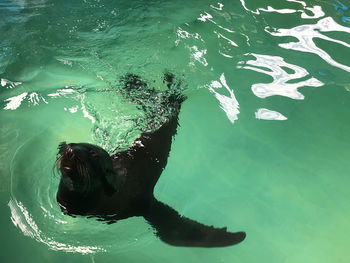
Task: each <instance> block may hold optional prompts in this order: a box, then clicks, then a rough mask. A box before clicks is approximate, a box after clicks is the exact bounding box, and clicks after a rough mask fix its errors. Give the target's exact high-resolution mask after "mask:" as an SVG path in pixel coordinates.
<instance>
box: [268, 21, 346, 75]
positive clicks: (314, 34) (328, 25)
mask: <svg viewBox="0 0 350 263" xmlns="http://www.w3.org/2000/svg"><path fill="white" fill-rule="evenodd" d="M265 31H266V32H268V33H270V34H271V35H272V36H277V37H283V36H292V37H295V38H297V39H298V40H299V42H290V43H284V44H279V46H280V47H282V48H286V49H293V50H297V51H302V52H309V53H314V54H316V55H318V56H320V57H321V58H322V59H323V60H324V61H326V62H327V63H328V64H330V65H332V66H335V67H338V68H341V69H343V70H345V71H348V72H350V67H349V66H346V65H343V64H340V63H338V62H336V61H335V60H333V58H332V57H331V56H330V55H329V54H328V53H327V52H326V51H324V50H322V49H321V48H319V47H317V46H316V44H315V43H314V42H313V38H321V39H324V40H327V41H331V42H334V43H338V44H341V45H343V46H345V47H348V48H350V45H349V44H348V43H346V42H343V41H340V40H336V39H333V38H330V37H327V36H325V35H323V34H321V33H320V32H332V31H340V32H345V33H350V28H348V27H344V26H342V25H339V24H337V23H336V22H335V21H334V20H333V18H331V17H326V18H323V19H321V20H319V21H318V22H317V24H310V25H301V26H297V27H293V28H291V29H277V30H276V29H275V30H271V31H270V30H269V29H268V28H265Z"/></svg>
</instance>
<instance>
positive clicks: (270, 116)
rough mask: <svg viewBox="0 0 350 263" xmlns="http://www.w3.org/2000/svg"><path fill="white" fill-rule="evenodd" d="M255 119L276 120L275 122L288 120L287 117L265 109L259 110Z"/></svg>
mask: <svg viewBox="0 0 350 263" xmlns="http://www.w3.org/2000/svg"><path fill="white" fill-rule="evenodd" d="M255 118H257V119H260V120H275V121H284V120H287V117H285V116H283V115H282V114H281V113H279V112H277V111H273V110H269V109H265V108H261V109H258V111H257V112H256V113H255Z"/></svg>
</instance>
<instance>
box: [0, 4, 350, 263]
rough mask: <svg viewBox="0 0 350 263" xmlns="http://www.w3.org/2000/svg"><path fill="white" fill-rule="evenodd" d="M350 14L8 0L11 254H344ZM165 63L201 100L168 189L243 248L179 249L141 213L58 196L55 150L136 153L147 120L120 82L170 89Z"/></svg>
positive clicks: (4, 180)
mask: <svg viewBox="0 0 350 263" xmlns="http://www.w3.org/2000/svg"><path fill="white" fill-rule="evenodd" d="M346 7H348V8H346ZM349 8H350V3H349V2H347V1H345V0H341V1H338V0H326V1H307V2H306V1H305V2H304V1H297V0H285V1H265V0H264V1H257V0H256V1H254V0H236V1H223V2H219V3H218V2H215V1H209V0H205V1H182V0H176V1H140V0H139V1H131V2H126V1H103V0H98V1H95V0H84V1H74V2H72V1H55V0H50V1H45V0H37V1H24V0H22V1H8V0H3V1H2V2H1V3H0V33H1V36H2V38H1V41H0V79H1V86H0V101H1V102H0V103H1V109H0V118H1V123H2V124H1V126H0V149H1V151H0V155H1V159H0V182H1V184H0V201H1V207H0V209H1V217H0V220H1V233H2V235H1V236H2V237H1V246H2V253H1V256H0V259H1V262H24V261H29V262H37V261H39V260H41V261H42V260H44V261H45V262H61V261H62V260H68V261H71V262H90V261H91V262H115V261H119V262H141V261H142V262H152V263H154V262H164V261H165V262H242V263H244V262H269V263H271V262H276V263H277V262H278V263H279V262H293V263H294V262H317V263H321V262H325V263H326V262H327V263H328V262H339V263H341V262H347V259H348V258H349V257H350V254H349V251H348V244H349V242H350V239H349V235H348V233H350V227H349V224H348V221H349V218H350V208H349V204H348V200H350V193H349V187H350V179H349V176H348V175H349V172H350V166H349V162H348V160H349V158H350V153H349V147H350V140H349V139H348V137H349V133H350V122H349V117H350V111H349V109H350V98H349V95H350V94H349V92H350V82H349V72H350V59H349V57H350V52H349V47H350V34H349V33H350V20H349V19H348V17H350V11H349ZM165 71H170V72H173V73H174V74H176V75H177V77H178V78H179V79H181V81H182V83H183V87H186V89H185V90H184V91H183V92H184V93H185V94H186V96H187V97H188V99H187V100H186V101H185V103H184V104H183V107H182V111H181V113H180V121H179V122H180V127H179V128H178V134H177V135H176V137H175V140H174V141H173V145H172V151H171V153H170V157H169V160H168V165H167V167H166V169H165V171H164V172H163V174H162V176H161V178H160V180H159V182H158V184H157V186H156V189H155V196H156V197H157V198H158V199H159V200H161V201H162V202H164V203H167V204H169V205H171V206H172V207H174V208H175V209H176V210H177V211H179V212H180V213H181V214H183V215H185V216H187V217H189V218H193V219H195V220H197V221H199V222H203V223H205V224H208V225H214V226H217V227H223V226H227V227H228V230H230V231H233V232H235V231H241V230H243V231H245V232H246V233H247V238H246V240H245V241H244V242H242V243H241V244H239V245H237V246H232V247H227V248H217V249H203V248H179V247H172V246H169V245H167V244H165V243H163V242H161V241H160V240H159V239H157V237H156V236H155V235H154V234H153V230H152V229H151V228H150V226H149V225H148V224H147V223H146V222H145V221H144V220H143V219H142V218H136V217H135V218H130V219H128V220H123V221H120V222H118V223H116V224H113V225H106V224H103V223H101V222H97V221H95V220H93V219H86V218H79V217H78V218H72V217H67V216H64V215H63V214H62V213H61V211H60V209H59V207H58V205H57V204H56V201H55V194H56V189H57V185H58V181H59V178H58V177H57V176H54V175H53V164H54V161H55V158H56V152H57V145H58V143H59V142H61V141H68V142H91V143H95V144H98V145H101V146H103V147H104V148H106V149H107V150H108V151H110V152H111V153H112V152H113V151H114V150H115V148H116V147H120V148H123V147H127V146H128V145H129V144H130V143H132V141H133V140H134V139H135V138H137V137H138V136H139V134H140V133H141V131H142V130H143V129H145V127H146V126H147V123H148V121H149V120H148V119H147V116H146V115H145V114H144V113H143V112H142V111H140V110H138V109H137V108H136V107H135V105H134V104H132V103H130V102H128V101H125V100H124V99H123V98H122V96H121V95H120V93H118V92H117V90H118V89H120V88H121V86H120V82H119V79H120V77H122V76H123V75H125V74H126V73H130V72H131V73H134V74H138V75H140V76H142V78H143V79H144V80H145V81H147V82H148V83H149V85H150V86H152V87H154V88H155V89H159V90H162V89H164V88H165V86H164V84H163V83H162V77H163V74H164V72H165ZM19 251H20V253H19Z"/></svg>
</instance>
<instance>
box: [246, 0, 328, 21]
mask: <svg viewBox="0 0 350 263" xmlns="http://www.w3.org/2000/svg"><path fill="white" fill-rule="evenodd" d="M240 1H241V4H242V6H243V8H244V9H245V10H246V11H249V12H251V13H253V14H256V15H259V14H260V12H275V13H280V14H291V13H301V18H304V19H312V18H320V17H323V16H324V15H325V13H324V12H323V11H322V8H321V6H318V5H315V6H313V7H307V5H306V3H305V2H304V1H298V0H287V1H288V2H294V3H298V4H301V5H302V8H303V9H288V8H285V9H275V8H273V7H271V6H267V8H258V9H256V10H255V11H254V10H251V9H249V8H247V5H246V3H245V0H240ZM304 9H305V10H308V11H310V12H312V13H313V15H312V16H309V15H308V14H306V12H305V10H304Z"/></svg>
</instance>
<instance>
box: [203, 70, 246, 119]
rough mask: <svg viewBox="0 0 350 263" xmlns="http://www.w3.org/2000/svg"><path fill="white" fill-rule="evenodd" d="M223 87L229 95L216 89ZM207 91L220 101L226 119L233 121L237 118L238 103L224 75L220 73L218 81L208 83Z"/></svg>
mask: <svg viewBox="0 0 350 263" xmlns="http://www.w3.org/2000/svg"><path fill="white" fill-rule="evenodd" d="M222 87H225V89H226V90H227V91H228V93H229V96H225V95H222V94H220V93H219V92H218V91H217V89H221V88H222ZM209 91H210V92H212V93H214V95H215V97H216V98H217V100H218V101H219V102H220V107H221V109H222V110H223V111H224V112H225V113H226V115H227V117H228V119H229V120H230V121H231V122H232V123H234V121H235V120H237V119H238V117H237V115H238V114H239V110H238V109H239V103H238V101H237V99H236V97H235V95H234V93H233V90H231V89H230V88H229V86H228V85H227V83H226V79H225V75H224V74H221V76H220V81H216V80H215V81H212V82H211V84H210V85H209Z"/></svg>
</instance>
